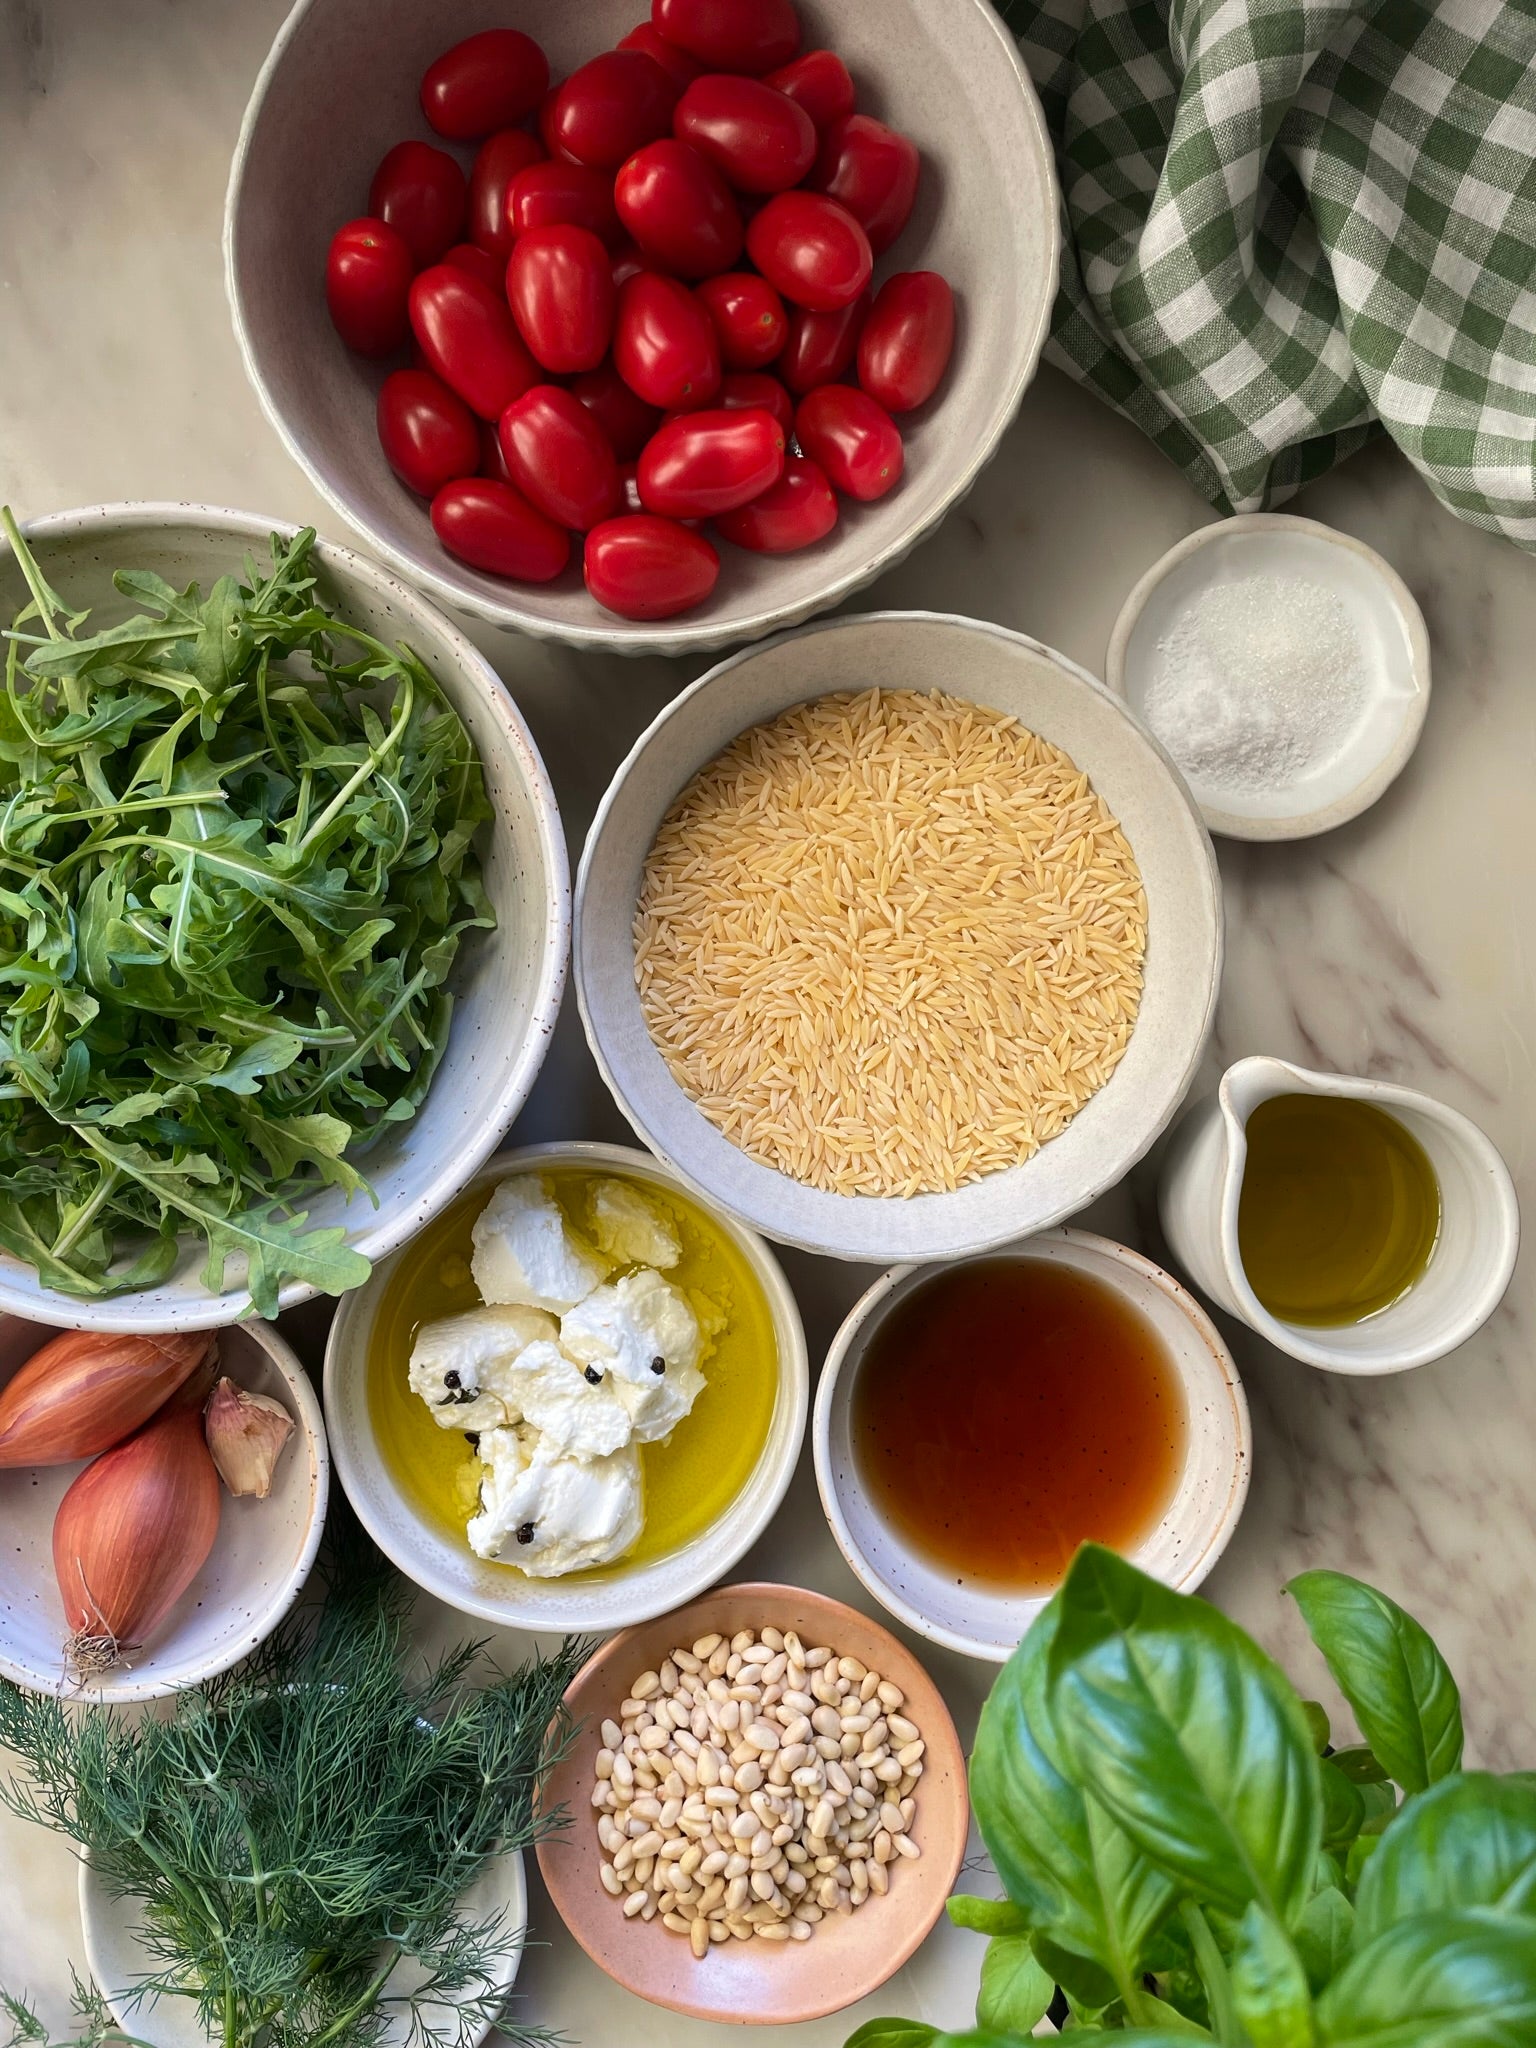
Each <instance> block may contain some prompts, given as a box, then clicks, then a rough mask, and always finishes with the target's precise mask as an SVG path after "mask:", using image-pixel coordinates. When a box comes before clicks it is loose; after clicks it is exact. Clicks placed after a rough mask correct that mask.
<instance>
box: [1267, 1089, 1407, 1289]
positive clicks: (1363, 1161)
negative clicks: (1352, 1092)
mask: <svg viewBox="0 0 1536 2048" xmlns="http://www.w3.org/2000/svg"><path fill="white" fill-rule="evenodd" d="M1439 1230H1440V1184H1439V1182H1438V1181H1437V1180H1436V1178H1435V1170H1434V1168H1433V1167H1432V1166H1431V1165H1430V1163H1429V1159H1428V1157H1427V1156H1426V1154H1425V1151H1424V1148H1423V1146H1422V1145H1420V1144H1419V1142H1418V1140H1417V1139H1416V1138H1415V1137H1414V1136H1413V1135H1412V1133H1411V1132H1409V1131H1408V1130H1406V1129H1405V1128H1404V1127H1403V1125H1402V1124H1400V1123H1399V1122H1398V1121H1397V1119H1396V1117H1393V1116H1389V1115H1387V1113H1386V1112H1385V1111H1384V1110H1380V1109H1377V1108H1376V1107H1375V1105H1374V1104H1373V1103H1369V1102H1360V1101H1357V1100H1355V1099H1353V1098H1351V1097H1349V1096H1339V1095H1275V1096H1271V1097H1270V1099H1269V1100H1268V1101H1267V1102H1261V1103H1260V1104H1259V1105H1258V1107H1257V1108H1256V1109H1255V1110H1254V1112H1253V1114H1252V1115H1251V1116H1250V1117H1249V1119H1248V1158H1247V1164H1246V1165H1245V1167H1244V1169H1243V1185H1242V1192H1241V1195H1240V1197H1239V1201H1238V1216H1237V1242H1238V1251H1239V1253H1240V1255H1241V1257H1242V1261H1243V1270H1244V1272H1245V1273H1246V1274H1247V1276H1248V1283H1249V1285H1250V1286H1251V1287H1252V1289H1253V1291H1254V1293H1255V1294H1256V1295H1257V1296H1258V1298H1259V1300H1260V1301H1261V1302H1262V1304H1263V1305H1264V1307H1265V1308H1266V1309H1268V1311H1269V1313H1270V1314H1271V1315H1272V1316H1276V1317H1278V1318H1279V1319H1280V1320H1281V1321H1282V1322H1287V1323H1300V1324H1303V1325H1307V1326H1310V1327H1311V1328H1313V1329H1340V1328H1342V1327H1343V1326H1345V1325H1346V1324H1349V1323H1359V1322H1363V1321H1364V1320H1365V1318H1366V1317H1367V1316H1373V1315H1376V1314H1378V1313H1379V1311H1380V1310H1382V1309H1384V1308H1389V1307H1390V1306H1391V1305H1392V1303H1393V1302H1394V1301H1397V1300H1398V1299H1399V1298H1400V1297H1401V1296H1402V1295H1404V1294H1406V1293H1407V1291H1408V1289H1409V1288H1410V1287H1412V1286H1413V1284H1414V1282H1415V1281H1416V1280H1418V1279H1419V1278H1420V1277H1421V1275H1422V1274H1423V1272H1424V1269H1425V1268H1426V1267H1427V1266H1428V1264H1429V1259H1430V1254H1431V1253H1432V1252H1433V1250H1434V1248H1435V1239H1436V1238H1437V1236H1438V1235H1439Z"/></svg>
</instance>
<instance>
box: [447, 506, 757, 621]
mask: <svg viewBox="0 0 1536 2048" xmlns="http://www.w3.org/2000/svg"><path fill="white" fill-rule="evenodd" d="M449 488H450V489H452V488H454V487H453V486H452V485H450V486H449ZM583 567H584V570H585V573H586V579H587V589H588V590H589V591H590V592H591V593H592V595H593V597H595V598H596V599H597V601H598V603H599V604H600V605H601V606H602V607H603V609H604V610H605V611H610V612H617V613H618V615H619V617H620V618H621V619H671V618H675V617H676V616H677V614H678V613H679V612H688V611H692V610H693V608H694V606H695V605H698V604H702V603H703V602H704V600H705V598H706V597H708V596H709V594H710V592H711V591H712V590H713V589H714V587H715V583H716V581H717V580H718V578H719V575H720V557H719V555H717V554H716V552H715V550H714V549H713V548H712V547H711V546H710V544H709V542H708V541H707V540H706V539H705V538H704V536H703V534H702V533H690V531H689V530H688V528H687V527H686V526H679V524H678V523H677V521H676V520H675V519H658V518H656V517H655V516H654V515H653V514H651V513H649V512H637V513H632V514H630V515H629V516H628V517H626V518H620V519H606V520H604V522H603V524H602V525H601V526H594V527H593V529H592V531H591V532H590V533H589V534H588V535H587V545H586V553H585V557H584V561H583Z"/></svg>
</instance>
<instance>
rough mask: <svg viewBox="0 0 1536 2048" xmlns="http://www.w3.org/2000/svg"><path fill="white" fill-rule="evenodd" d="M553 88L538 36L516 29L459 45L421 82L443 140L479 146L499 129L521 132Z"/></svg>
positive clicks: (492, 31) (424, 102) (491, 31)
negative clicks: (519, 127) (482, 138)
mask: <svg viewBox="0 0 1536 2048" xmlns="http://www.w3.org/2000/svg"><path fill="white" fill-rule="evenodd" d="M548 85H549V60H548V59H547V58H546V57H545V55H544V52H543V51H542V50H541V49H540V48H539V46H538V44H537V43H536V42H535V41H534V40H533V37H532V36H525V35H524V34H523V33H522V31H521V30H520V29H515V28H488V29H485V30H483V31H482V32H481V34H479V35H477V36H467V37H466V38H465V40H464V41H463V42H462V43H455V44H454V46H453V48H452V49H451V50H445V51H444V52H443V54H442V56H441V57H439V58H438V60H437V62H436V63H435V64H432V65H429V66H428V69H427V74H426V76H425V77H424V78H423V79H422V81H421V111H422V112H423V113H424V114H425V115H426V117H427V122H428V124H429V126H431V127H433V128H435V129H436V130H437V132H438V134H439V135H446V136H447V137H448V138H449V140H450V141H452V142H474V141H477V140H478V139H479V137H480V136H482V135H490V134H493V133H494V132H495V130H496V129H498V128H514V127H516V125H517V123H518V122H519V121H521V120H523V119H525V118H526V117H527V116H528V115H529V114H531V113H532V112H533V110H534V108H535V107H536V106H537V105H538V104H539V101H540V100H541V99H542V98H543V96H544V92H545V90H546V88H547V87H548Z"/></svg>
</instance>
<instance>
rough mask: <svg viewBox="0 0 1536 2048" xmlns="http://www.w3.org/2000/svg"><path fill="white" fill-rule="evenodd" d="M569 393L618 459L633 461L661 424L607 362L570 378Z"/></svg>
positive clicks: (657, 412)
mask: <svg viewBox="0 0 1536 2048" xmlns="http://www.w3.org/2000/svg"><path fill="white" fill-rule="evenodd" d="M571 393H572V396H573V397H575V398H579V399H580V400H581V403H582V404H583V405H584V406H585V407H586V408H587V410H588V412H590V413H591V415H592V417H593V418H594V419H595V420H596V421H597V424H598V425H599V426H600V427H601V428H602V430H603V432H604V434H606V436H607V437H608V442H609V445H610V446H611V447H612V449H613V452H614V454H615V455H617V456H618V458H619V460H620V462H633V461H634V459H635V457H636V456H637V455H638V454H639V453H640V450H641V449H642V448H643V447H644V446H645V444H646V442H647V441H649V439H650V438H651V436H652V434H654V433H655V431H656V429H657V428H658V427H659V426H660V425H661V414H660V412H659V411H658V410H657V409H656V407H655V406H654V405H647V404H646V402H645V400H644V399H643V398H637V397H636V396H635V394H634V392H633V391H631V390H630V388H629V386H628V385H627V384H626V383H625V382H624V379H623V378H622V377H621V376H620V375H619V373H618V371H617V370H616V369H615V368H614V367H613V364H612V363H611V362H609V363H602V364H600V365H599V366H598V368H597V369H595V370H587V371H585V372H584V373H583V375H581V376H580V377H576V378H574V379H573V380H572V383H571ZM791 424H793V421H791Z"/></svg>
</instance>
